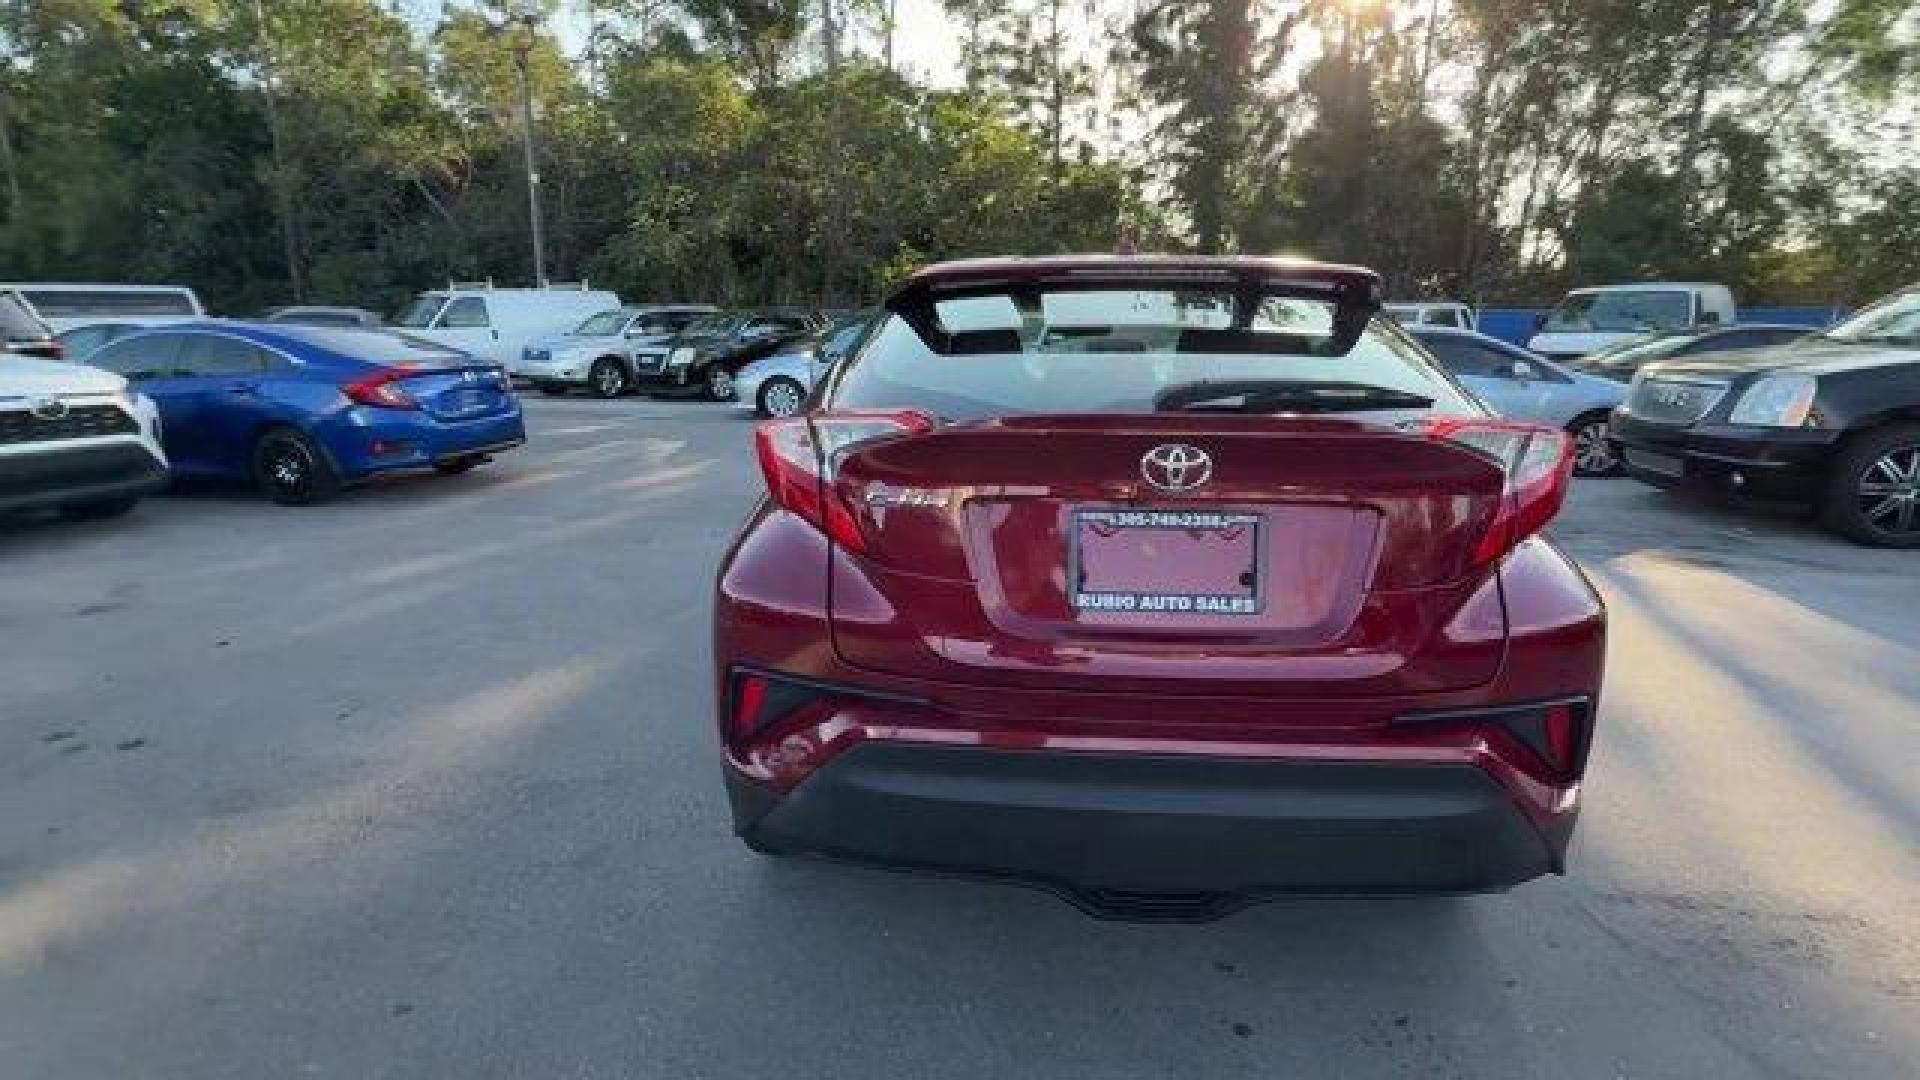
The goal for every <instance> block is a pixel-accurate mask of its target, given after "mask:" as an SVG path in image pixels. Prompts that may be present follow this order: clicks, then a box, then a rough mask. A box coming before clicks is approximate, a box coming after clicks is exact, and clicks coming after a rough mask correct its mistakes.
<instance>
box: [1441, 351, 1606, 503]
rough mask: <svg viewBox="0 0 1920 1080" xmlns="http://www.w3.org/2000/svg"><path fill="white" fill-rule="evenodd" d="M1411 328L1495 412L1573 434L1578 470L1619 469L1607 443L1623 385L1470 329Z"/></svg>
mask: <svg viewBox="0 0 1920 1080" xmlns="http://www.w3.org/2000/svg"><path fill="white" fill-rule="evenodd" d="M1407 330H1408V333H1411V334H1412V335H1413V336H1414V337H1415V338H1416V339H1417V340H1418V341H1419V342H1420V344H1422V345H1424V346H1426V348H1427V351H1428V352H1430V353H1432V354H1433V355H1434V357H1435V358H1437V359H1438V360H1439V361H1440V364H1441V366H1442V367H1445V368H1446V369H1447V370H1448V371H1449V372H1452V373H1453V377H1454V378H1456V379H1458V380H1459V381H1460V383H1461V384H1462V385H1464V386H1465V387H1466V388H1467V389H1469V390H1471V391H1473V393H1474V394H1475V395H1476V396H1477V397H1479V398H1480V400H1482V401H1484V402H1486V403H1487V405H1488V406H1489V407H1490V408H1492V409H1493V411H1495V412H1497V413H1499V414H1500V415H1502V416H1508V417H1512V418H1513V419H1515V420H1525V421H1527V422H1529V423H1534V424H1545V425H1547V426H1549V427H1557V428H1561V429H1563V430H1565V431H1566V432H1567V433H1568V434H1570V435H1572V436H1573V440H1574V471H1575V472H1577V473H1579V474H1580V475H1582V476H1606V475H1609V474H1611V473H1615V472H1618V471H1619V469H1620V462H1619V461H1618V460H1617V459H1616V458H1615V455H1614V452H1613V446H1612V444H1611V443H1610V442H1608V440H1607V416H1608V414H1609V413H1611V412H1612V411H1613V407H1614V406H1616V405H1618V404H1620V402H1621V401H1622V400H1623V399H1624V398H1625V397H1626V391H1627V388H1626V387H1625V386H1624V385H1622V384H1620V383H1617V382H1614V381H1612V380H1611V379H1602V378H1600V377H1598V376H1595V375H1589V374H1587V373H1586V372H1584V371H1579V370H1576V369H1574V368H1571V367H1567V366H1566V365H1564V364H1560V363H1556V362H1555V361H1552V360H1548V359H1546V358H1545V357H1543V356H1537V355H1535V354H1533V353H1530V352H1528V351H1527V350H1525V349H1522V348H1520V347H1519V346H1518V345H1509V344H1507V343H1506V342H1504V341H1501V340H1500V339H1499V338H1493V337H1488V336H1487V335H1485V334H1479V333H1475V332H1474V331H1471V330H1449V329H1444V328H1441V327H1437V326H1415V327H1408V328H1407Z"/></svg>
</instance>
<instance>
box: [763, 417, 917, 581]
mask: <svg viewBox="0 0 1920 1080" xmlns="http://www.w3.org/2000/svg"><path fill="white" fill-rule="evenodd" d="M931 430H933V419H932V418H931V417H929V416H927V415H926V414H925V413H920V412H914V411H912V410H906V411H901V412H868V411H855V410H848V411H845V412H828V413H816V414H814V415H812V416H795V417H788V418H785V419H781V420H768V421H766V422H765V423H763V424H761V425H760V427H759V429H758V430H757V431H756V432H755V433H754V453H755V454H756V455H758V456H759V458H760V471H761V473H762V474H763V475H765V477H766V479H767V494H768V495H769V496H771V497H772V498H773V501H774V503H775V504H776V505H778V506H780V507H781V508H782V509H785V510H788V511H790V512H792V513H794V514H797V515H799V516H800V517H802V518H804V519H806V520H807V521H809V522H811V523H812V524H813V526H814V527H815V528H817V529H819V530H820V531H821V532H823V533H826V534H827V536H828V537H830V538H832V540H833V542H834V543H836V544H839V545H840V546H842V547H844V548H847V549H848V550H850V551H855V552H865V551H866V549H867V539H866V536H865V535H864V534H863V533H862V532H861V531H860V522H859V519H858V517H857V516H856V515H855V514H854V512H853V507H852V506H850V505H848V504H847V501H846V498H845V496H844V495H843V494H842V493H841V492H840V491H838V490H837V489H836V488H835V487H834V477H835V475H836V473H837V472H838V470H839V465H840V460H841V459H842V458H844V457H845V456H846V455H847V454H849V453H851V452H852V451H853V450H854V449H856V448H858V447H860V446H863V445H866V444H868V443H872V442H875V441H878V440H881V439H888V438H896V437H898V436H901V435H913V434H918V433H920V432H923V431H931Z"/></svg>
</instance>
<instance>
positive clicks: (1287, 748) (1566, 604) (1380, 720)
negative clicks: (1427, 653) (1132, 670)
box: [713, 504, 1606, 829]
mask: <svg viewBox="0 0 1920 1080" xmlns="http://www.w3.org/2000/svg"><path fill="white" fill-rule="evenodd" d="M722 565H723V568H724V569H723V572H722V574H721V577H720V579H719V582H718V588H717V591H716V595H715V601H714V605H715V620H714V642H713V650H714V656H715V657H716V658H720V660H721V662H720V664H719V666H718V669H717V671H716V682H715V687H714V690H715V701H716V702H718V703H719V707H718V716H717V721H718V729H719V734H720V737H721V744H722V746H723V747H725V748H726V755H727V764H728V767H729V768H731V769H733V770H735V771H737V772H738V773H739V774H740V775H742V776H744V777H747V778H750V779H751V780H752V781H754V782H756V783H761V784H765V785H767V786H768V787H769V788H770V789H772V790H774V791H776V792H784V791H789V790H792V789H793V788H794V787H795V786H797V785H798V784H799V783H800V782H801V781H803V780H805V779H806V778H807V776H808V775H810V774H811V773H812V772H813V771H814V770H816V769H818V768H819V767H820V766H821V765H823V764H825V763H826V762H827V761H828V760H830V759H831V758H832V757H834V756H835V755H836V754H839V753H842V752H844V751H846V750H847V749H849V748H850V747H852V746H854V745H856V744H858V743H860V742H864V741H869V740H890V741H905V742H927V743H946V744H954V743H958V744H965V745H975V746H989V747H1000V748H1005V749H1062V750H1116V751H1128V752H1141V753H1148V752H1150V753H1171V754H1201V755H1228V756H1253V757H1287V758H1307V759H1338V760H1387V761H1402V762H1406V761H1433V762H1456V763H1470V764H1474V765H1477V766H1479V767H1481V768H1484V769H1486V770H1488V771H1489V772H1491V773H1492V774H1493V775H1494V777H1495V779H1496V780H1498V781H1499V782H1500V783H1501V784H1502V785H1503V786H1505V787H1507V788H1509V790H1510V791H1511V792H1512V794H1513V796H1514V799H1515V802H1516V803H1517V804H1518V805H1519V807H1520V808H1521V809H1522V810H1523V811H1524V812H1525V813H1526V814H1527V816H1528V817H1529V818H1530V819H1531V820H1532V821H1534V822H1535V823H1536V824H1537V825H1539V826H1540V827H1541V828H1542V829H1549V828H1551V829H1560V828H1568V827H1570V826H1571V822H1572V815H1573V814H1574V813H1575V812H1576V811H1577V808H1578V802H1579V788H1580V781H1579V779H1578V778H1574V779H1570V780H1569V779H1565V778H1557V777H1555V776H1553V775H1552V773H1551V771H1550V770H1549V769H1547V768H1546V767H1544V766H1543V765H1542V763H1541V762H1540V761H1539V760H1538V758H1537V757H1536V756H1535V755H1534V754H1533V753H1531V752H1530V751H1529V750H1528V749H1527V748H1526V747H1524V746H1522V745H1520V744H1519V743H1518V742H1516V741H1515V740H1514V739H1512V738H1511V737H1510V736H1508V735H1507V734H1506V733H1505V732H1504V731H1502V730H1500V729H1498V728H1496V727H1490V726H1488V727H1480V726H1476V725H1474V724H1471V723H1464V724H1458V725H1451V724H1435V725H1419V724H1415V725H1402V724H1397V723H1396V721H1399V720H1402V719H1403V718H1406V717H1409V716H1418V715H1422V714H1436V713H1437V714H1445V713H1464V712H1472V711H1474V710H1478V709H1493V708H1499V707H1502V706H1507V705H1511V704H1514V703H1516V702H1529V701H1545V700H1553V699H1559V698H1565V697H1572V696H1591V697H1592V698H1593V699H1594V701H1595V703H1596V704H1597V700H1598V693H1599V689H1600V683H1601V676H1602V672H1603V669H1604V666H1605V660H1606V632H1605V631H1606V612H1605V608H1604V607H1603V606H1602V605H1601V603H1600V599H1599V596H1598V594H1597V593H1595V592H1594V590H1593V588H1592V586H1591V585H1590V584H1588V582H1587V580H1586V578H1585V577H1584V576H1582V575H1581V574H1580V572H1579V571H1578V570H1577V569H1576V568H1575V567H1574V566H1573V564H1572V563H1571V562H1570V561H1569V560H1568V559H1567V558H1566V557H1565V556H1564V555H1562V554H1561V553H1560V551H1559V550H1558V549H1557V548H1555V547H1554V546H1553V545H1552V544H1550V543H1549V542H1547V541H1545V540H1543V539H1540V538H1538V537H1535V538H1532V539H1529V540H1527V541H1525V542H1523V543H1522V544H1521V545H1520V546H1519V547H1517V548H1516V549H1515V550H1514V551H1513V552H1512V553H1511V554H1509V555H1508V556H1507V557H1506V559H1504V560H1503V561H1502V562H1501V564H1500V566H1499V568H1498V570H1497V572H1496V573H1495V574H1493V575H1492V576H1491V577H1490V578H1489V579H1488V582H1487V584H1486V585H1485V586H1483V588H1482V590H1481V591H1480V596H1481V602H1484V603H1487V604H1490V605H1492V606H1494V607H1497V608H1503V609H1504V616H1505V624H1506V626H1507V628H1508V630H1509V633H1508V635H1507V636H1506V637H1505V639H1504V641H1503V642H1499V652H1500V662H1499V664H1498V666H1497V670H1496V672H1495V674H1494V676H1493V677H1492V678H1490V679H1488V680H1486V681H1484V682H1481V683H1479V684H1478V685H1475V686H1471V687H1467V688H1465V689H1454V690H1442V691H1429V692H1423V693H1406V694H1397V695H1384V696H1374V697H1352V696H1327V697H1320V698H1312V697H1302V698H1297V699H1295V698H1286V699H1278V700H1276V698H1275V697H1274V696H1272V695H1262V694H1249V695H1243V696H1236V695H1224V694H1207V695H1205V696H1198V695H1195V696H1188V695H1180V696H1177V697H1176V696H1173V695H1167V694H1142V693H1139V692H1137V691H1134V690H1130V689H1128V688H1127V687H1125V686H1124V685H1118V684H1116V685H1114V686H1111V687H1109V688H1108V689H1107V690H1105V691H1102V692H1098V693H1090V692H1088V691H1085V690H1072V691H1061V690H1048V689H1013V688H1010V687H1008V686H1006V685H1004V684H1000V683H993V684H979V683H963V682H942V681H937V680H932V679H919V678H910V677H904V676H883V675H877V674H876V673H874V672H873V671H871V670H869V669H865V668H861V667H857V666H855V665H853V664H850V663H848V662H847V661H846V660H845V659H843V658H842V657H841V655H840V654H839V653H838V652H837V651H836V650H835V649H834V648H833V647H832V645H831V643H830V640H831V639H830V637H829V636H828V635H827V633H826V627H827V625H828V620H829V615H830V609H831V601H830V599H829V592H830V588H829V582H830V580H831V581H832V582H833V583H834V586H835V587H837V588H845V587H846V586H847V583H848V582H849V581H852V580H857V579H858V578H859V577H861V576H862V574H863V573H864V569H863V567H862V566H861V565H860V564H859V562H858V561H857V558H856V557H855V556H851V555H848V554H847V553H846V552H843V551H838V550H835V549H833V547H832V545H831V544H829V543H828V542H827V539H826V538H825V537H824V536H822V535H821V534H820V533H819V532H818V531H817V530H816V529H814V528H813V527H812V526H811V525H809V524H807V523H806V522H805V521H802V520H801V519H800V518H798V517H796V516H795V515H793V514H790V513H787V512H786V511H784V510H781V509H779V508H777V507H774V506H771V505H764V504H763V505H762V506H761V507H760V508H759V510H757V511H756V512H755V514H754V515H753V517H752V518H751V519H750V520H749V521H748V522H747V525H746V527H745V529H743V530H742V532H741V534H740V536H739V538H738V540H737V541H736V542H735V545H734V547H733V549H732V550H731V551H730V552H729V553H728V556H727V558H726V559H725V560H724V562H723V564H722ZM829 567H831V571H830V572H829V569H828V568H829ZM1497 640H1498V638H1497V636H1496V641H1497ZM740 668H754V669H763V670H767V671H777V672H785V673H790V674H793V675H798V676H801V677H804V678H809V679H815V680H819V681H820V682H822V683H825V684H831V685H840V686H849V687H858V688H861V689H863V690H868V691H872V692H873V693H875V694H876V695H889V694H890V695H897V696H898V697H899V699H900V700H899V701H897V702H894V703H890V704H882V703H873V702H861V701H848V702H844V703H841V704H840V705H839V706H838V707H836V708H834V709H832V710H831V711H829V712H826V713H824V714H821V715H814V716H809V717H806V718H805V719H804V720H803V721H802V722H800V723H798V724H794V725H791V726H784V727H780V728H775V729H772V730H769V731H767V732H764V733H761V734H760V735H759V736H758V737H757V738H755V739H753V740H751V741H748V742H745V743H741V742H739V741H738V740H737V739H736V738H735V737H734V735H733V733H732V732H729V731H728V730H727V722H728V719H729V715H730V711H729V708H728V702H729V700H730V692H729V688H728V685H727V683H728V680H729V679H730V678H731V676H732V673H733V672H734V671H735V670H738V669H740Z"/></svg>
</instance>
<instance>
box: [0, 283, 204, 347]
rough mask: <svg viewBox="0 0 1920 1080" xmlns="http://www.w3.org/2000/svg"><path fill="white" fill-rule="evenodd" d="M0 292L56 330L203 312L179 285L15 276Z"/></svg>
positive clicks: (183, 318)
mask: <svg viewBox="0 0 1920 1080" xmlns="http://www.w3.org/2000/svg"><path fill="white" fill-rule="evenodd" d="M0 293H6V294H8V295H10V296H13V297H14V298H16V299H18V300H19V301H20V302H21V303H22V304H24V305H26V307H27V310H29V311H31V312H33V313H34V315H36V316H38V317H39V319H40V321H41V322H43V323H46V324H47V325H48V326H50V327H52V328H53V332H54V333H56V334H59V333H64V332H66V331H68V330H71V329H73V328H74V327H76V326H89V325H93V324H96V323H118V324H130V325H136V326H160V325H163V324H165V323H183V322H197V321H199V320H201V319H204V318H206V317H207V309H206V308H204V307H201V306H200V297H199V296H198V295H196V294H195V293H194V291H193V290H192V289H189V288H187V287H185V286H183V285H118V284H110V283H99V282H81V281H15V282H5V283H0Z"/></svg>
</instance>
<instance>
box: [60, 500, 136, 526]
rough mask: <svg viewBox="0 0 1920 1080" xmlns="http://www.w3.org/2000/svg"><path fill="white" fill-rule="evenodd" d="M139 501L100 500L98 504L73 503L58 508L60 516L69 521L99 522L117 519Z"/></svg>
mask: <svg viewBox="0 0 1920 1080" xmlns="http://www.w3.org/2000/svg"><path fill="white" fill-rule="evenodd" d="M139 501H140V500H139V499H102V500H101V501H99V502H84V503H74V504H73V505H71V506H63V507H61V508H60V516H61V517H63V518H66V519H67V520H69V521H100V520H104V519H106V518H117V517H120V516H122V515H124V514H126V513H127V512H128V511H130V510H132V509H133V506H134V504H135V503H137V502H139Z"/></svg>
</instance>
